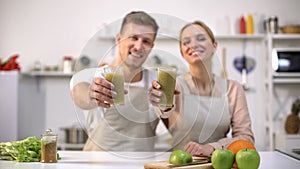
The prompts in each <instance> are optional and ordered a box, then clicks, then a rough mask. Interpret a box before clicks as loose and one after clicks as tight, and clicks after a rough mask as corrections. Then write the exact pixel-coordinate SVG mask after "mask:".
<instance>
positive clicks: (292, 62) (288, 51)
mask: <svg viewBox="0 0 300 169" xmlns="http://www.w3.org/2000/svg"><path fill="white" fill-rule="evenodd" d="M272 68H273V76H275V77H300V48H274V49H273V50H272Z"/></svg>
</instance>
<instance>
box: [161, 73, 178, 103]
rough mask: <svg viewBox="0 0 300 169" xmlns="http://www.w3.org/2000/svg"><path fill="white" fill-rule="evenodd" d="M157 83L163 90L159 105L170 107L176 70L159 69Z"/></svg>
mask: <svg viewBox="0 0 300 169" xmlns="http://www.w3.org/2000/svg"><path fill="white" fill-rule="evenodd" d="M158 83H159V84H160V86H161V90H162V91H163V96H162V98H161V99H162V100H161V103H160V104H159V106H161V107H172V105H173V97H174V90H175V83H176V72H174V71H166V70H159V71H158Z"/></svg>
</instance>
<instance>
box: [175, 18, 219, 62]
mask: <svg viewBox="0 0 300 169" xmlns="http://www.w3.org/2000/svg"><path fill="white" fill-rule="evenodd" d="M180 41H181V42H180V50H181V53H182V55H183V57H184V59H185V60H186V61H187V62H188V63H189V64H197V63H199V62H206V61H209V60H212V56H213V54H214V52H215V50H216V47H217V43H216V42H215V43H213V42H212V40H211V38H210V37H209V35H208V33H207V31H206V30H205V29H204V28H202V27H201V26H200V25H196V24H192V25H190V26H188V27H186V28H185V29H184V30H183V31H182V33H181V37H180Z"/></svg>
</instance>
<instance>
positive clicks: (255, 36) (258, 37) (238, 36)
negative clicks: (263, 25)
mask: <svg viewBox="0 0 300 169" xmlns="http://www.w3.org/2000/svg"><path fill="white" fill-rule="evenodd" d="M265 36H266V35H265V34H253V35H247V34H234V35H215V38H216V39H218V40H244V39H249V40H261V39H264V38H265ZM299 36H300V35H299ZM114 38H115V37H114V36H110V35H101V36H99V39H101V40H114ZM156 39H157V40H175V39H179V37H178V36H173V35H172V36H171V35H161V34H158V35H157V38H156Z"/></svg>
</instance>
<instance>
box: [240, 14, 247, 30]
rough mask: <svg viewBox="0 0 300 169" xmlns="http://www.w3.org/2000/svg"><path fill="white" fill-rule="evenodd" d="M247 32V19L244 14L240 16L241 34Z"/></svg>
mask: <svg viewBox="0 0 300 169" xmlns="http://www.w3.org/2000/svg"><path fill="white" fill-rule="evenodd" d="M245 33H246V20H245V18H244V16H243V15H242V16H241V17H240V34H245Z"/></svg>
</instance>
